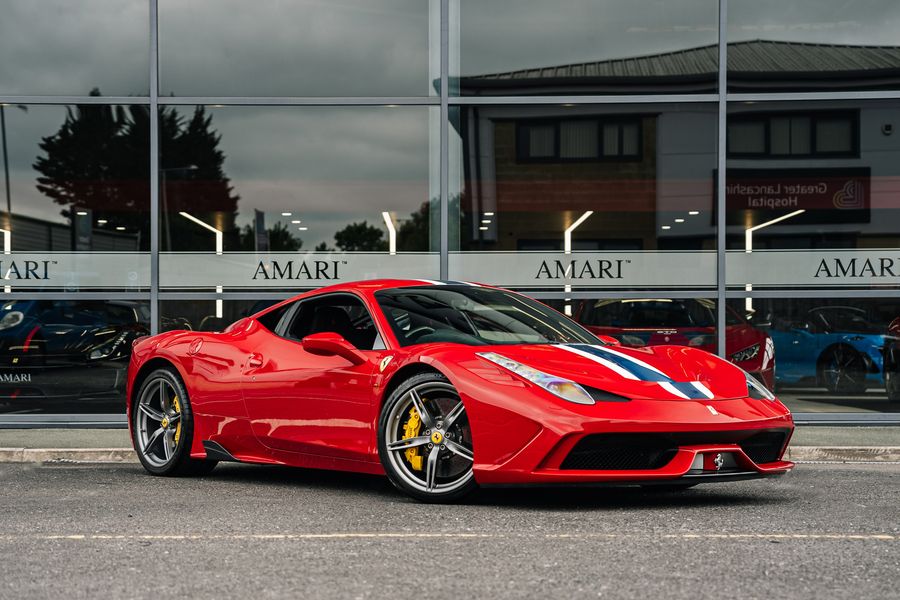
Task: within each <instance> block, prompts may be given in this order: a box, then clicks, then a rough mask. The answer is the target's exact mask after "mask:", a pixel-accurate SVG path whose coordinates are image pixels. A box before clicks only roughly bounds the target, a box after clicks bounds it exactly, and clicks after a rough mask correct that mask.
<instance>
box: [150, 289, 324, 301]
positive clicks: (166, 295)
mask: <svg viewBox="0 0 900 600" xmlns="http://www.w3.org/2000/svg"><path fill="white" fill-rule="evenodd" d="M312 289H314V288H309V289H305V290H287V291H284V292H222V293H217V292H179V291H170V292H160V293H159V299H160V301H168V300H225V301H228V300H285V299H287V298H291V297H293V296H296V295H298V294H301V293H304V292H307V291H311V290H312Z"/></svg>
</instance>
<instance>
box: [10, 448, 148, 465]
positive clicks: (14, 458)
mask: <svg viewBox="0 0 900 600" xmlns="http://www.w3.org/2000/svg"><path fill="white" fill-rule="evenodd" d="M54 462H78V463H136V462H137V457H136V456H135V455H134V450H133V449H132V448H0V463H54Z"/></svg>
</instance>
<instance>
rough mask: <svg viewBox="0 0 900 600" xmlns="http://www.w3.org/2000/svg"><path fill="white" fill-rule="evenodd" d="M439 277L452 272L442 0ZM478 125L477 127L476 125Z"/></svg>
mask: <svg viewBox="0 0 900 600" xmlns="http://www.w3.org/2000/svg"><path fill="white" fill-rule="evenodd" d="M440 21H441V44H440V45H441V49H440V52H441V61H440V62H441V97H440V102H441V116H440V140H439V141H440V147H441V150H440V155H441V156H440V166H439V170H440V179H441V181H440V202H441V206H440V209H441V210H440V213H441V227H440V236H441V239H440V278H441V279H448V278H449V276H450V275H449V271H450V103H449V101H450V89H449V88H450V75H449V71H450V0H441V16H440ZM476 126H477V125H476Z"/></svg>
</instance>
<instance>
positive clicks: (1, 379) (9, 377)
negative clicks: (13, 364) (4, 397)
mask: <svg viewBox="0 0 900 600" xmlns="http://www.w3.org/2000/svg"><path fill="white" fill-rule="evenodd" d="M0 383H31V373H0Z"/></svg>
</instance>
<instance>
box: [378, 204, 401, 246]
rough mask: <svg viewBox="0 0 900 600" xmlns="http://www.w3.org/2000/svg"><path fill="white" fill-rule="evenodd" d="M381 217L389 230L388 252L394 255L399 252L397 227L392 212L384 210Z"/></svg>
mask: <svg viewBox="0 0 900 600" xmlns="http://www.w3.org/2000/svg"><path fill="white" fill-rule="evenodd" d="M381 218H382V219H384V226H385V227H387V230H388V252H390V253H391V254H392V255H393V254H397V228H396V227H394V220H393V219H392V218H391V213H389V212H387V211H384V212H382V213H381Z"/></svg>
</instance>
